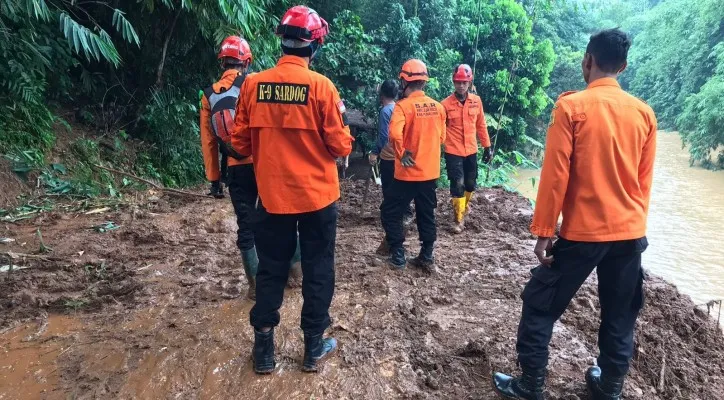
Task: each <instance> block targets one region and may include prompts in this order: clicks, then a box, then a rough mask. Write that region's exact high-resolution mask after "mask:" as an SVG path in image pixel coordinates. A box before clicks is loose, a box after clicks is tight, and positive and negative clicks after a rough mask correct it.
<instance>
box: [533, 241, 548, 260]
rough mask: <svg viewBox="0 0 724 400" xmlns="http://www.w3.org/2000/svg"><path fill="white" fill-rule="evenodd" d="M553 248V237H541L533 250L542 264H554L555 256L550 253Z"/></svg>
mask: <svg viewBox="0 0 724 400" xmlns="http://www.w3.org/2000/svg"><path fill="white" fill-rule="evenodd" d="M551 249H553V239H551V238H544V237H539V238H538V242H536V244H535V249H534V250H533V252H534V253H535V255H536V257H538V261H540V263H541V264H543V265H551V264H553V256H552V255H550V252H551Z"/></svg>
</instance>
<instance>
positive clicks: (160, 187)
mask: <svg viewBox="0 0 724 400" xmlns="http://www.w3.org/2000/svg"><path fill="white" fill-rule="evenodd" d="M92 165H93V166H94V167H96V168H100V169H104V170H106V171H109V172H113V173H114V174H118V175H123V176H127V177H129V178H133V179H135V180H137V181H140V182H143V183H145V184H147V185H150V186H152V187H153V188H155V189H158V190H161V191H164V192H168V193H174V194H178V195H183V196H192V197H203V198H205V199H208V198H209V197H208V196H206V195H203V194H199V193H191V192H186V191H183V190H177V189H171V188H167V187H163V186H161V185H159V184H157V183H154V182H152V181H149V180H148V179H144V178H141V177H139V176H136V175H133V174H129V173H128V172H123V171H119V170H117V169H113V168H109V167H104V166H102V165H97V164H92Z"/></svg>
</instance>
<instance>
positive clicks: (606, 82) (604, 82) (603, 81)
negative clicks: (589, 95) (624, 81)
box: [588, 78, 621, 89]
mask: <svg viewBox="0 0 724 400" xmlns="http://www.w3.org/2000/svg"><path fill="white" fill-rule="evenodd" d="M599 86H615V87H617V88H620V87H621V85H619V83H618V81H617V80H616V78H599V79H596V80H595V81H593V82H591V83H589V84H588V89H591V88H595V87H599Z"/></svg>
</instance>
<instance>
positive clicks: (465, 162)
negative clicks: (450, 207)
mask: <svg viewBox="0 0 724 400" xmlns="http://www.w3.org/2000/svg"><path fill="white" fill-rule="evenodd" d="M445 169H447V178H448V180H450V196H452V197H463V196H465V192H474V191H475V188H476V186H477V181H478V155H477V154H471V155H469V156H467V157H461V156H456V155H453V154H447V153H445Z"/></svg>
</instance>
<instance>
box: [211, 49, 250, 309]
mask: <svg viewBox="0 0 724 400" xmlns="http://www.w3.org/2000/svg"><path fill="white" fill-rule="evenodd" d="M218 58H219V61H220V63H221V67H222V69H223V70H224V72H223V74H222V75H221V79H219V81H218V82H216V83H214V84H213V85H211V86H209V87H208V88H206V89H204V94H203V96H202V98H201V121H200V124H199V126H200V127H201V149H202V153H203V155H204V165H205V167H206V177H207V179H208V180H209V181H211V192H210V193H209V195H212V196H214V197H216V198H223V197H224V192H223V184H222V182H223V181H226V182H227V184H228V185H229V196H230V197H231V202H232V204H233V206H234V212H235V214H236V221H237V224H238V231H237V240H236V244H237V246H238V247H239V250H240V251H241V260H242V264H243V265H244V275H245V276H246V279H247V282H248V283H249V288H248V291H247V294H246V295H247V297H248V298H250V299H253V298H254V297H255V286H256V285H255V276H256V269H257V264H258V263H259V261H258V259H257V255H256V250H255V248H254V234H253V232H252V230H251V225H250V222H249V215H250V212H251V210H252V209H253V207H254V204H255V203H256V197H257V188H256V180H255V178H254V165H253V164H252V157H246V156H242V155H241V154H239V153H238V152H236V151H235V150H234V149H233V147H232V146H231V133H232V130H233V126H234V117H235V112H236V110H235V108H236V101H237V99H238V97H239V93H240V90H241V86H242V84H243V82H244V80H245V78H246V77H247V76H248V75H247V72H248V70H249V65H250V64H251V62H252V59H253V58H252V53H251V48H250V46H249V43H247V41H246V40H244V39H242V38H240V37H238V36H229V37H227V38H226V39H224V41H223V42H222V43H221V50H220V51H219V55H218ZM219 153H221V167H219Z"/></svg>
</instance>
